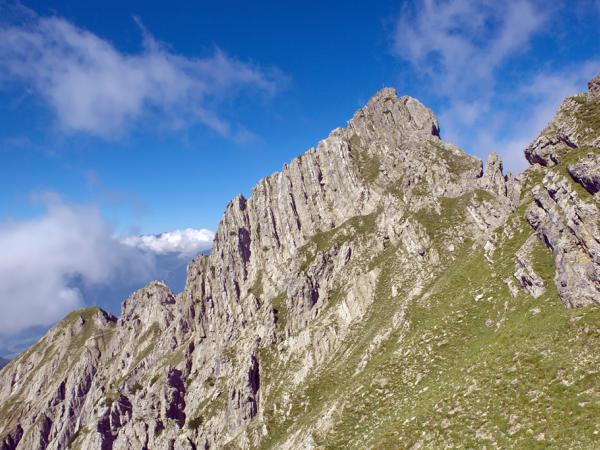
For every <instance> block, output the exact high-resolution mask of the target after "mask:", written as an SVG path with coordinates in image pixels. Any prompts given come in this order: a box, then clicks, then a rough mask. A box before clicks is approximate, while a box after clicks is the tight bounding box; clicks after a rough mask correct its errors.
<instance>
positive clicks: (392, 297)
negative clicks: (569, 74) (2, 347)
mask: <svg viewBox="0 0 600 450" xmlns="http://www.w3.org/2000/svg"><path fill="white" fill-rule="evenodd" d="M598 89H599V88H598V78H596V79H594V80H592V82H590V90H589V92H588V93H586V94H582V95H579V96H576V97H573V98H570V99H567V100H565V102H564V103H563V104H562V106H561V108H560V109H559V111H558V112H557V115H556V117H555V118H554V119H553V121H552V122H551V123H550V124H549V125H548V127H547V128H546V129H545V130H543V132H542V134H541V135H540V137H539V138H538V139H536V140H535V141H534V142H533V143H532V144H531V145H530V146H529V147H527V149H526V150H525V154H526V157H527V159H528V160H529V162H530V163H531V167H530V168H529V169H527V170H526V171H525V172H524V173H523V174H521V175H520V176H518V177H514V176H512V175H511V174H505V173H503V168H502V162H501V160H500V158H499V157H498V155H496V154H491V155H490V156H489V158H488V160H487V162H486V163H485V165H484V164H483V163H482V161H481V160H479V159H478V158H475V157H473V156H470V155H468V154H466V153H464V152H463V151H462V150H460V149H458V148H457V147H455V146H453V145H451V144H448V143H445V142H444V141H443V140H442V139H441V137H440V126H439V124H438V121H437V119H436V118H435V116H434V115H433V113H432V112H431V111H430V110H429V109H428V108H427V107H425V106H424V105H422V104H421V103H419V102H418V101H417V100H415V99H413V98H410V97H398V96H397V94H396V92H395V91H394V90H393V89H383V90H381V91H380V92H378V93H376V94H375V95H374V96H373V98H372V99H371V100H370V101H369V102H368V103H367V105H365V106H364V107H363V108H361V109H360V110H358V111H357V112H356V114H355V115H354V117H353V118H352V119H351V120H350V121H349V122H348V125H347V127H346V128H339V129H336V130H334V131H332V132H331V134H330V135H329V136H328V137H327V138H325V139H324V140H322V141H321V142H319V144H318V145H317V146H316V147H315V148H312V149H310V150H308V151H307V152H306V153H304V154H302V155H301V156H299V157H298V158H296V159H294V160H293V161H291V162H290V163H289V164H286V165H284V167H283V168H282V170H281V172H278V173H275V174H273V175H270V176H268V177H266V178H264V179H262V180H261V181H259V182H258V183H257V185H256V186H255V187H254V188H253V189H252V192H251V195H250V197H249V198H244V197H243V196H241V195H240V196H238V197H236V198H235V199H233V200H232V201H231V202H230V203H229V204H228V205H227V207H226V209H225V212H224V215H223V218H222V219H221V222H220V224H219V227H218V229H217V232H216V235H215V241H214V246H213V249H212V251H211V253H210V255H203V256H199V257H197V258H196V259H194V260H193V261H191V262H190V264H189V265H188V269H187V280H186V283H185V287H184V289H183V291H182V292H181V293H174V292H172V291H171V290H170V289H169V287H168V286H167V285H165V284H164V283H162V282H152V283H150V284H148V285H147V286H145V287H143V288H142V289H140V290H138V291H136V292H135V293H133V294H132V295H131V296H130V297H129V298H127V299H126V300H125V301H124V302H123V304H122V309H121V315H120V317H119V318H116V317H113V316H112V315H111V314H109V313H106V312H104V311H102V310H100V309H97V308H90V309H85V310H81V311H77V312H74V313H72V314H71V315H69V316H68V317H67V318H65V319H64V320H63V321H62V322H60V323H59V324H58V325H56V326H55V327H54V328H53V329H52V330H50V332H49V333H48V334H47V335H46V336H45V337H44V338H43V339H42V340H40V341H39V342H38V343H37V344H36V345H35V346H33V347H32V348H30V349H29V350H28V351H26V352H25V353H23V354H21V355H19V357H17V358H15V359H14V360H13V361H11V362H10V363H9V364H8V365H7V366H6V367H5V368H4V369H3V370H2V372H1V373H0V417H1V418H2V420H0V442H1V446H0V448H1V449H15V448H17V449H30V448H51V449H62V448H82V449H93V448H98V449H129V448H171V449H175V448H176V449H197V448H225V447H229V448H261V447H262V448H290V449H292V448H325V447H330V448H349V447H357V448H390V447H392V448H411V447H412V448H422V447H423V448H444V447H453V446H454V447H456V446H460V445H461V444H462V445H465V443H466V442H469V443H470V444H468V445H470V446H475V447H481V446H492V447H493V446H500V447H506V446H510V445H517V446H522V447H527V446H528V444H529V443H531V442H530V440H531V439H534V437H535V439H536V441H540V442H541V441H545V442H546V444H547V445H556V446H561V445H562V444H565V445H566V443H567V442H569V445H573V442H575V441H573V440H572V439H574V437H573V436H575V435H576V436H577V438H578V439H581V440H580V441H579V442H580V443H581V446H583V447H585V446H586V445H585V444H586V443H591V442H593V441H592V440H591V439H594V437H593V435H590V436H587V434H585V433H584V432H581V433H579V434H577V427H576V426H574V427H570V428H565V429H563V430H562V431H561V432H556V433H554V432H553V431H548V430H554V429H557V428H558V429H559V428H560V426H559V424H560V421H561V420H563V419H564V417H565V414H564V410H563V409H561V408H562V406H561V405H563V403H564V404H570V403H569V402H571V400H570V399H571V398H572V397H573V396H574V395H575V394H574V393H573V392H571V391H569V389H575V388H577V389H579V388H578V386H579V385H578V384H577V382H576V381H573V380H572V379H571V377H570V375H569V373H568V372H565V371H567V369H568V368H571V369H573V370H580V371H587V370H593V368H594V367H597V363H598V362H600V361H597V359H598V357H597V356H596V354H595V353H597V352H595V353H594V352H589V351H588V350H589V349H590V348H596V347H594V346H593V342H592V340H594V339H596V340H597V339H598V338H597V335H596V334H594V333H591V332H589V330H590V329H593V325H585V326H583V325H582V326H581V327H580V326H579V325H578V323H584V322H585V323H588V322H589V323H592V324H593V323H595V322H593V321H594V320H596V316H597V315H598V314H596V313H595V312H594V311H595V308H584V309H580V310H575V311H580V312H579V313H578V314H579V315H578V316H574V315H572V314H575V313H572V312H571V311H574V310H572V309H569V308H565V307H564V306H567V307H580V306H586V305H591V304H597V303H599V302H600V294H599V293H600V269H599V268H600V234H599V232H598V224H599V220H598V219H599V217H600V216H599V214H598V209H597V208H598V196H597V195H596V193H597V192H598V187H599V182H598V173H599V159H598V158H599V157H598V154H600V149H599V147H600V145H599V142H600V137H599V133H600V125H599V124H600V114H599V111H600V106H599V105H600V103H599V102H600V100H599V96H598ZM590 311H591V312H590ZM575 319H576V320H575ZM598 320H599V322H598V323H600V318H599V319H598ZM523 321H530V322H527V323H524V322H523ZM586 321H587V322H586ZM528 323H530V324H531V325H528ZM551 324H553V325H551ZM585 329H587V330H588V332H584V331H581V330H585ZM523 330H531V333H532V334H531V335H525V334H523V333H524V331H523ZM563 335H564V336H563ZM548 336H552V338H548ZM567 342H568V343H569V344H568V345H569V346H570V347H569V352H570V353H569V356H568V357H565V356H564V355H565V354H566V350H565V349H564V348H563V347H561V345H563V344H564V345H567V344H566V343H567ZM531 352H536V353H535V354H534V356H532V354H531ZM539 354H544V355H546V356H545V358H549V361H551V362H552V364H554V361H555V360H556V361H558V359H556V358H559V355H562V356H560V357H561V358H563V359H561V360H560V364H559V363H557V365H558V366H560V367H561V369H560V370H558V369H557V370H556V371H555V379H554V381H552V380H546V379H545V378H544V377H542V376H540V377H526V375H527V374H528V373H530V372H531V370H534V369H532V368H529V369H527V370H525V371H522V368H523V367H529V366H528V365H530V364H533V363H532V361H534V360H535V358H536V357H539ZM535 355H538V356H535ZM532 358H533V359H532ZM553 358H554V359H553ZM565 358H566V359H565ZM535 361H537V360H535ZM544 361H545V360H544ZM540 364H542V363H540ZM544 364H546V363H544ZM552 364H550V363H548V365H549V367H550V366H552ZM542 365H543V364H542ZM575 366H576V367H575ZM536 367H537V366H536ZM544 367H546V366H544ZM552 367H554V366H552ZM490 371H492V372H493V373H497V374H498V376H492V375H490V373H492V372H490ZM528 371H529V372H528ZM590 373H591V372H590ZM581 379H583V378H581ZM550 381H551V382H552V383H559V384H560V383H563V382H564V383H563V384H561V385H562V386H564V389H562V388H561V389H562V390H552V392H550V393H548V392H547V390H548V386H549V385H550ZM569 383H570V384H569ZM572 386H574V387H572ZM586 389H587V391H586V392H588V394H586V395H588V396H591V397H594V396H597V394H596V392H600V387H599V388H598V390H595V388H594V386H588V387H587V388H586ZM521 390H523V392H521ZM583 391H585V389H584V386H581V392H583ZM532 392H533V393H534V394H535V392H538V393H539V396H536V395H537V394H535V395H534V394H532ZM578 392H579V391H578ZM512 395H514V396H517V397H516V398H521V396H523V397H526V396H530V397H531V396H532V395H533V397H532V398H536V399H539V398H541V396H546V397H544V398H551V399H552V402H551V404H549V405H546V404H543V405H542V404H541V403H539V404H540V406H539V407H540V408H542V409H543V411H544V414H539V415H537V414H532V409H531V408H532V406H531V403H530V402H529V403H526V404H525V403H523V402H519V401H516V400H514V399H513V400H514V401H513V400H511V399H512V397H511V396H512ZM548 396H549V397H548ZM591 397H590V399H588V400H582V402H590V403H591V404H594V403H593V402H594V401H595V400H594V398H591ZM528 398H529V397H528ZM586 398H587V397H586ZM597 400H600V399H597ZM538 402H541V400H538ZM505 403H506V404H505ZM533 408H535V407H533ZM582 408H583V407H582ZM577 414H579V412H578V413H577ZM581 414H582V415H581V420H580V422H579V423H587V421H586V420H584V419H583V418H584V417H587V416H585V414H586V413H584V412H582V413H581ZM490 416H493V417H495V419H494V420H495V421H488V420H483V421H482V420H479V421H477V420H476V418H477V417H479V418H481V417H490ZM540 417H543V418H544V421H545V422H544V423H542V422H540V420H541V419H540ZM578 417H579V416H578ZM574 420H575V419H574ZM536 421H537V422H536ZM496 424H500V425H496ZM542 425H543V426H542ZM563 428H564V427H563ZM528 429H531V430H532V433H533V434H531V433H529V434H528V433H527V432H526V430H528ZM543 430H546V431H543ZM586 432H587V431H586ZM570 433H575V435H572V434H570ZM588 438H589V439H590V440H586V439H588ZM507 439H508V440H507ZM528 439H529V440H528ZM494 444H495V445H494Z"/></svg>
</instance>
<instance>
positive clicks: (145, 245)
mask: <svg viewBox="0 0 600 450" xmlns="http://www.w3.org/2000/svg"><path fill="white" fill-rule="evenodd" d="M214 238H215V234H214V233H213V232H212V231H210V230H207V229H204V228H203V229H195V228H186V229H183V230H174V231H169V232H166V233H161V234H146V235H142V236H129V237H126V238H124V239H123V240H122V242H123V243H124V244H126V245H129V246H131V247H136V248H139V249H141V250H145V251H149V252H152V253H155V254H157V255H165V254H168V253H179V254H180V256H182V257H190V256H194V255H196V254H197V253H199V252H201V251H205V250H209V249H210V248H211V247H212V243H213V240H214Z"/></svg>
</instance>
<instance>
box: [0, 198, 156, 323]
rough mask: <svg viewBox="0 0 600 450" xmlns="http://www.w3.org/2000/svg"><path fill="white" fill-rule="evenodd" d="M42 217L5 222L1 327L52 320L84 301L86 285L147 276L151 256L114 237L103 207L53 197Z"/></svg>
mask: <svg viewBox="0 0 600 450" xmlns="http://www.w3.org/2000/svg"><path fill="white" fill-rule="evenodd" d="M46 208H47V209H46V211H45V213H44V214H43V215H42V216H41V217H38V218H34V219H29V220H21V221H9V222H5V223H2V224H0V248H1V249H2V252H1V253H0V280H1V283H0V308H1V310H2V314H0V330H2V333H3V334H11V333H16V332H19V331H21V330H24V329H26V328H28V327H30V326H34V325H49V324H51V323H53V322H55V321H57V320H59V319H61V318H62V317H63V316H64V315H65V314H67V313H68V312H70V311H71V310H73V309H75V308H78V307H80V306H82V305H83V301H84V299H83V298H82V294H81V291H80V290H79V289H78V288H77V287H74V286H76V285H79V286H81V285H82V284H89V285H94V284H103V283H104V284H106V283H112V282H118V280H119V279H120V278H121V277H122V278H125V279H127V280H130V279H135V278H139V279H140V280H144V279H146V278H148V277H149V276H150V274H151V273H152V272H153V270H154V267H153V266H154V261H153V259H152V257H151V256H150V255H147V254H144V253H143V252H140V251H138V250H136V249H134V248H131V247H129V246H126V245H123V244H121V243H120V242H119V241H118V240H116V239H115V238H113V237H112V235H111V230H110V229H109V227H108V226H107V225H106V223H105V221H104V219H103V218H102V216H101V214H100V212H99V211H98V209H96V208H93V207H80V206H72V205H68V204H65V203H64V202H62V201H60V200H59V199H57V198H55V197H53V198H52V200H51V201H50V202H49V203H48V204H47V206H46Z"/></svg>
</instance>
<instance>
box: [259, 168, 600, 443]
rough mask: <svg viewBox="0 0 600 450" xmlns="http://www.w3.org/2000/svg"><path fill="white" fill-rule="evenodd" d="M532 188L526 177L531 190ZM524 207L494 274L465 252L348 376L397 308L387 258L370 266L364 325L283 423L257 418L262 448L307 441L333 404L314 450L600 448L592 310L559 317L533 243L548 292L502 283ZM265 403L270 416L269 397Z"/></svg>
mask: <svg viewBox="0 0 600 450" xmlns="http://www.w3.org/2000/svg"><path fill="white" fill-rule="evenodd" d="M557 169H558V170H559V169H560V168H557ZM539 178H540V174H531V175H530V179H531V181H532V182H539ZM456 203H457V205H455V206H457V208H458V207H459V206H460V205H458V203H460V201H458V202H456ZM525 206H526V205H524V206H523V207H522V208H520V209H519V210H518V211H516V212H515V214H514V215H513V216H512V217H511V218H510V219H509V221H508V222H507V223H508V224H512V233H507V234H508V235H509V236H511V237H510V238H507V237H505V236H506V234H504V233H503V232H502V231H503V230H499V232H498V238H499V239H498V245H497V250H496V252H495V253H494V264H493V265H489V264H488V263H487V262H486V261H485V259H484V256H483V253H482V252H481V251H476V250H473V249H472V248H471V247H470V245H469V244H468V243H467V244H466V245H465V247H464V248H463V249H462V252H463V253H462V254H461V255H460V256H459V257H458V258H457V259H456V261H455V262H454V263H452V264H450V265H449V267H448V268H447V269H446V270H445V271H444V272H443V273H442V274H441V275H440V276H439V277H437V278H436V280H435V282H434V283H433V284H432V285H431V286H429V288H428V290H427V292H426V294H425V295H423V297H422V298H420V299H418V300H416V301H414V302H412V303H411V304H410V305H409V306H408V308H407V311H406V319H407V323H408V325H409V326H408V329H407V330H405V329H402V328H400V329H397V330H395V331H394V332H393V333H392V334H391V335H390V336H389V337H388V338H387V340H386V341H385V342H384V343H383V344H382V345H381V347H380V348H379V350H378V352H377V353H376V354H375V355H374V356H373V357H372V358H371V359H370V360H369V363H368V364H367V365H366V367H365V368H364V370H362V371H360V372H358V373H357V372H356V367H357V363H358V361H359V360H360V357H361V355H362V354H363V353H364V351H365V349H366V347H367V346H368V345H369V343H370V342H371V341H372V339H373V338H374V336H375V335H376V334H377V330H378V329H381V327H383V326H385V324H386V323H389V320H390V318H391V317H392V316H393V313H394V312H395V311H397V310H398V308H400V307H401V302H394V301H393V300H392V299H390V297H389V294H387V292H388V290H387V289H385V288H384V287H385V286H384V285H385V283H386V273H389V271H390V270H392V271H393V270H394V258H395V257H396V256H395V253H394V252H393V251H392V252H390V251H388V252H387V254H385V255H382V256H381V257H380V258H376V260H377V261H378V263H379V266H380V268H381V269H382V272H381V273H382V274H381V276H380V281H379V287H378V291H377V292H376V301H375V304H374V305H373V307H372V308H371V310H370V312H369V316H368V318H367V319H366V320H365V322H364V323H362V324H360V326H359V327H358V328H357V330H355V331H356V332H355V333H353V334H352V336H351V337H350V339H349V340H348V342H346V343H345V344H344V346H343V347H342V349H340V351H338V353H337V356H336V357H335V358H334V360H333V362H332V363H331V364H329V365H328V366H327V367H326V368H325V369H324V370H323V371H321V372H319V373H317V374H315V375H313V376H311V378H309V379H308V380H307V382H306V383H305V385H304V386H303V387H302V389H298V390H297V391H296V392H295V393H293V394H292V397H293V401H292V409H291V411H290V414H289V416H288V417H287V418H285V417H284V415H283V414H281V411H280V412H279V413H278V412H277V411H276V410H275V411H269V412H268V413H267V414H266V417H267V419H268V420H267V423H268V429H269V435H268V437H267V439H266V440H265V441H264V442H263V448H276V447H277V446H278V445H279V444H280V443H281V442H282V441H283V440H284V439H285V436H288V435H289V434H290V433H293V432H294V431H297V430H300V429H304V430H306V429H307V427H310V425H311V424H314V423H315V421H316V420H318V418H319V417H323V416H324V415H325V414H326V412H327V410H328V408H329V407H330V406H331V405H332V404H335V405H336V411H335V412H334V413H333V415H332V420H333V427H331V429H329V430H328V431H326V432H325V433H323V432H322V431H317V432H313V438H314V440H315V442H316V443H317V444H318V445H319V446H320V447H323V448H368V447H371V448H410V447H411V446H413V445H415V444H417V443H420V444H421V445H423V446H425V447H428V448H442V447H444V446H450V447H475V448H479V447H482V446H489V447H495V446H500V447H521V448H544V447H547V446H548V445H552V446H554V447H583V448H590V447H593V446H594V445H595V443H596V442H597V440H598V438H599V437H600V434H599V433H600V425H597V421H595V420H594V418H595V417H598V414H600V377H598V370H599V369H598V367H600V364H599V363H600V354H598V352H597V351H596V349H597V348H598V344H600V310H598V309H596V308H586V309H577V310H569V309H566V308H564V307H563V306H562V304H561V302H560V299H559V298H558V295H557V292H556V289H555V287H554V281H553V277H554V264H553V261H552V257H551V255H550V252H549V251H548V250H547V249H546V247H545V246H544V245H543V244H541V243H537V244H536V247H535V248H534V252H533V258H532V261H533V266H534V270H535V271H536V272H537V273H538V274H540V275H541V276H542V278H543V279H544V281H545V282H546V285H547V287H548V289H547V291H546V293H545V294H544V295H543V296H542V297H540V298H538V299H533V298H532V297H530V296H529V295H526V293H525V292H524V291H520V293H519V294H518V296H517V298H514V299H513V298H512V297H511V296H510V294H509V291H508V288H507V287H506V284H505V283H504V282H503V281H502V280H503V279H505V278H507V277H512V275H513V273H514V270H515V265H514V255H515V252H516V251H517V249H518V248H519V247H520V246H521V245H522V244H523V243H524V242H525V240H526V239H527V237H528V236H529V235H530V234H531V233H532V230H531V228H530V227H529V225H528V224H527V223H526V222H525V221H524V219H523V212H524V209H525ZM459 209H460V208H459ZM420 219H422V218H420ZM425 225H426V227H427V225H428V224H425ZM513 281H516V280H514V278H513ZM476 298H477V299H478V300H476ZM290 370H293V368H290V367H285V368H284V367H278V368H277V369H276V370H275V371H272V372H274V373H277V372H279V373H280V374H284V373H285V372H287V371H290ZM268 372H269V371H268V370H267V374H266V375H269V374H268ZM272 400H273V404H274V405H276V404H277V402H276V394H274V395H273V398H272ZM268 403H271V402H270V401H269V402H268Z"/></svg>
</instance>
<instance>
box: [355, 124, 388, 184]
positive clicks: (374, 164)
mask: <svg viewBox="0 0 600 450" xmlns="http://www.w3.org/2000/svg"><path fill="white" fill-rule="evenodd" d="M349 144H350V154H351V155H352V159H353V160H354V162H355V163H356V167H357V169H358V174H359V176H360V178H361V180H362V181H363V182H365V183H366V184H372V183H374V182H375V181H377V178H378V177H379V169H380V167H381V161H380V160H379V157H377V156H376V155H371V154H369V153H368V151H367V149H365V148H364V146H363V145H362V143H361V140H360V138H359V137H358V136H357V135H355V134H354V135H352V136H351V137H350V142H349Z"/></svg>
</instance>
